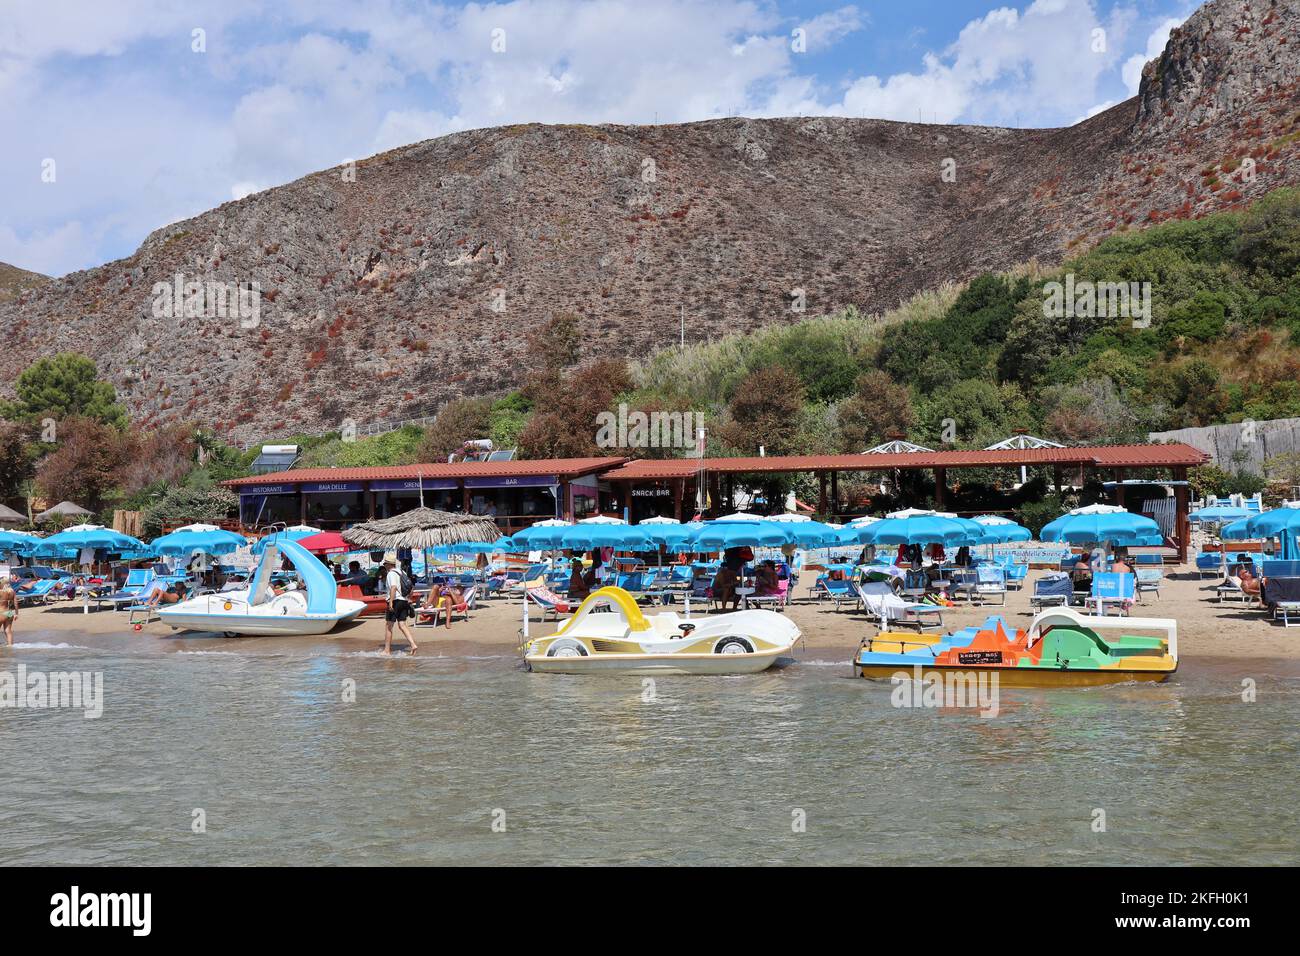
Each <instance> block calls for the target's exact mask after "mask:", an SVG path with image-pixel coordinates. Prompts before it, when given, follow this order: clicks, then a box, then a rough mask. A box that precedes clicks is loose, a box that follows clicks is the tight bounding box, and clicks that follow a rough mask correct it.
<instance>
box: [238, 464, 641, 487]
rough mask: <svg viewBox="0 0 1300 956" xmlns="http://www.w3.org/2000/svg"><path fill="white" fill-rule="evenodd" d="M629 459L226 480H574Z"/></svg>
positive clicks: (298, 471) (323, 471) (310, 471)
mask: <svg viewBox="0 0 1300 956" xmlns="http://www.w3.org/2000/svg"><path fill="white" fill-rule="evenodd" d="M625 461H627V459H626V458H549V459H543V460H539V461H463V462H456V463H454V464H448V463H446V462H443V463H441V464H428V465H392V466H390V467H385V468H295V469H293V470H291V471H276V472H272V473H270V474H267V475H251V476H249V477H248V478H233V479H231V480H230V481H223V482H222V484H223V485H226V486H227V487H231V488H236V487H239V486H240V485H263V484H293V483H295V482H304V481H384V480H391V479H399V478H518V477H523V476H525V475H560V476H562V477H573V476H575V475H587V474H590V473H591V472H593V471H601V470H603V469H605V468H611V467H614V466H616V465H620V464H622V463H623V462H625Z"/></svg>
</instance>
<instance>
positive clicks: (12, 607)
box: [0, 579, 18, 647]
mask: <svg viewBox="0 0 1300 956" xmlns="http://www.w3.org/2000/svg"><path fill="white" fill-rule="evenodd" d="M17 621H18V594H17V592H16V591H14V589H13V586H12V585H11V584H10V583H9V581H8V580H7V579H6V580H4V581H0V627H3V628H4V632H5V643H6V644H8V645H9V646H10V647H12V646H13V643H14V624H15V623H17Z"/></svg>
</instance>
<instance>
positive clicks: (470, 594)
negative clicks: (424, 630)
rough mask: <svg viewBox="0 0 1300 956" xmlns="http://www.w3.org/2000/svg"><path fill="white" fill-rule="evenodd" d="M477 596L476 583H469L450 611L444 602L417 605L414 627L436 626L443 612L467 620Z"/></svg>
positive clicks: (450, 616) (453, 618)
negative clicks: (422, 605) (458, 615)
mask: <svg viewBox="0 0 1300 956" xmlns="http://www.w3.org/2000/svg"><path fill="white" fill-rule="evenodd" d="M477 598H478V585H477V584H471V585H470V586H469V587H467V588H465V589H464V590H463V591H462V592H461V598H460V601H459V602H455V603H453V604H452V605H451V608H450V611H449V610H448V607H447V604H446V603H445V602H443V603H439V604H438V605H436V606H435V605H430V604H426V605H425V606H424V607H418V608H416V609H415V626H416V627H437V626H438V623H439V621H440V620H441V619H442V616H443V615H444V614H448V616H449V619H450V620H452V621H454V620H456V615H457V614H460V615H461V616H463V617H464V618H465V620H467V621H468V620H469V612H470V611H472V610H474V605H475V603H476V599H477ZM544 619H545V617H543V620H544Z"/></svg>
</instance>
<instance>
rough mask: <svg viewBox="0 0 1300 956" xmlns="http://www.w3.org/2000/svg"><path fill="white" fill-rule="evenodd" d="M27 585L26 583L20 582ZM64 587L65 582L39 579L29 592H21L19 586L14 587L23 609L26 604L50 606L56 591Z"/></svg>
mask: <svg viewBox="0 0 1300 956" xmlns="http://www.w3.org/2000/svg"><path fill="white" fill-rule="evenodd" d="M19 583H20V584H26V583H27V582H26V581H21V582H19ZM63 586H64V582H63V581H61V580H56V579H54V578H37V579H36V584H34V585H33V586H32V588H31V590H29V591H19V590H18V586H17V585H14V593H15V594H17V595H18V604H19V606H20V607H21V606H22V605H24V604H48V603H49V602H50V598H51V597H53V596H54V593H55V591H57V590H58V589H60V588H61V587H63Z"/></svg>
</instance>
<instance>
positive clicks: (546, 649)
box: [524, 587, 802, 675]
mask: <svg viewBox="0 0 1300 956" xmlns="http://www.w3.org/2000/svg"><path fill="white" fill-rule="evenodd" d="M801 636H802V635H801V634H800V632H799V628H798V627H796V626H795V624H794V622H793V621H791V620H790V619H789V618H787V617H785V616H783V615H781V614H778V613H776V612H775V611H762V610H749V611H735V612H733V613H730V614H723V615H718V616H717V617H707V618H704V617H696V618H687V617H683V616H681V615H679V614H677V613H676V612H675V611H663V612H660V613H659V614H651V615H648V616H647V615H646V614H644V613H643V612H642V610H641V608H640V607H639V606H638V605H637V603H636V600H635V599H634V598H633V597H632V595H631V594H629V593H628V592H627V591H624V590H623V589H622V588H616V587H604V588H601V589H600V590H598V591H594V592H593V593H592V594H590V595H589V596H588V597H587V599H586V600H585V601H583V602H582V604H581V605H580V606H579V607H578V610H577V612H576V613H575V614H574V615H573V617H571V618H570V619H569V620H567V621H565V622H564V623H563V624H561V625H560V628H559V630H557V631H556V632H555V633H554V634H551V635H548V636H546V637H539V638H536V639H534V640H532V641H529V642H528V643H527V644H525V645H524V662H525V663H526V664H527V666H528V668H529V669H530V670H534V671H542V672H549V673H555V674H589V673H593V672H597V671H599V672H602V673H607V674H609V673H612V674H717V675H734V674H754V673H757V672H759V671H762V670H766V669H767V668H769V667H771V666H772V665H773V664H774V663H775V662H776V660H777V658H779V657H781V656H782V655H786V654H789V653H790V651H791V649H792V648H793V647H794V645H795V642H796V641H798V640H799V638H800V637H801Z"/></svg>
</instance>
